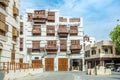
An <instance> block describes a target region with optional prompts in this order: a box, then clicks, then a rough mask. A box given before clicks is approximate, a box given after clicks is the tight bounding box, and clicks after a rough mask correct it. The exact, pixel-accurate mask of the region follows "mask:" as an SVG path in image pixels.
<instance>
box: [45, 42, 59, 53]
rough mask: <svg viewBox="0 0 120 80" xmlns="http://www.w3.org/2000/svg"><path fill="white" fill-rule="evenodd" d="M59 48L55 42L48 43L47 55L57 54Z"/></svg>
mask: <svg viewBox="0 0 120 80" xmlns="http://www.w3.org/2000/svg"><path fill="white" fill-rule="evenodd" d="M57 50H58V46H57V43H56V41H55V40H49V41H47V45H46V51H47V54H57Z"/></svg>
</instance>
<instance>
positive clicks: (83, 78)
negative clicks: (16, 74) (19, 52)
mask: <svg viewBox="0 0 120 80" xmlns="http://www.w3.org/2000/svg"><path fill="white" fill-rule="evenodd" d="M16 80H120V72H113V73H112V75H110V76H94V75H93V76H91V75H86V73H85V72H43V73H40V74H36V75H28V76H26V77H23V78H19V79H16Z"/></svg>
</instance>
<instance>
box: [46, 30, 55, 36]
mask: <svg viewBox="0 0 120 80" xmlns="http://www.w3.org/2000/svg"><path fill="white" fill-rule="evenodd" d="M47 35H53V36H54V35H55V31H54V30H47Z"/></svg>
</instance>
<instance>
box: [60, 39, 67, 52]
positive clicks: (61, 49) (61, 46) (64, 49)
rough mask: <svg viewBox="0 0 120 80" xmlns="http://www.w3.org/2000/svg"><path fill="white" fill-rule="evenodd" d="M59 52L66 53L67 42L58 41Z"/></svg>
mask: <svg viewBox="0 0 120 80" xmlns="http://www.w3.org/2000/svg"><path fill="white" fill-rule="evenodd" d="M60 51H62V52H63V51H67V40H60Z"/></svg>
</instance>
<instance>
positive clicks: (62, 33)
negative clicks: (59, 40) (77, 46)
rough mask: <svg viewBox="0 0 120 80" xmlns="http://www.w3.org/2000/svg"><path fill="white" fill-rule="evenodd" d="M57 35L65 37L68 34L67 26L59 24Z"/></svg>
mask: <svg viewBox="0 0 120 80" xmlns="http://www.w3.org/2000/svg"><path fill="white" fill-rule="evenodd" d="M58 35H59V36H60V37H67V35H68V30H67V27H66V26H64V25H63V26H60V27H59V29H58Z"/></svg>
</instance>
